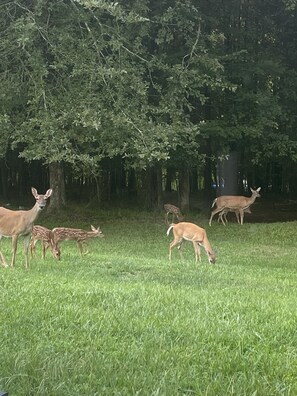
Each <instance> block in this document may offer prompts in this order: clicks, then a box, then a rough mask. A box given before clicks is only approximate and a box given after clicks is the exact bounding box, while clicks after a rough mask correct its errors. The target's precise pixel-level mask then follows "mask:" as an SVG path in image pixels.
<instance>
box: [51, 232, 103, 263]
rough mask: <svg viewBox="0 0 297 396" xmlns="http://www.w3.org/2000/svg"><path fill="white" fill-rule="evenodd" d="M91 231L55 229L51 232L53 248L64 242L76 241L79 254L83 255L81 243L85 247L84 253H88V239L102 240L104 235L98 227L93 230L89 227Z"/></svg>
mask: <svg viewBox="0 0 297 396" xmlns="http://www.w3.org/2000/svg"><path fill="white" fill-rule="evenodd" d="M91 229H92V231H85V230H81V229H80V228H66V227H56V228H54V229H53V230H52V234H53V240H54V244H55V246H57V247H59V243H60V242H62V241H66V240H72V241H76V243H77V245H78V248H79V251H80V254H81V256H82V254H83V243H84V244H85V245H86V246H87V251H86V253H88V252H89V244H88V242H89V239H90V238H95V237H99V238H103V237H104V235H103V233H102V231H101V230H100V227H98V228H95V227H93V226H92V225H91Z"/></svg>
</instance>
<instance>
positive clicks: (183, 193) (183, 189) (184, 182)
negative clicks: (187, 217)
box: [178, 168, 190, 212]
mask: <svg viewBox="0 0 297 396" xmlns="http://www.w3.org/2000/svg"><path fill="white" fill-rule="evenodd" d="M178 184H179V206H180V208H181V211H182V212H188V211H189V208H190V172H189V169H188V168H184V169H182V170H181V171H180V172H179V183H178Z"/></svg>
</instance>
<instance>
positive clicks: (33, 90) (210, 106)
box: [0, 0, 297, 211]
mask: <svg viewBox="0 0 297 396" xmlns="http://www.w3.org/2000/svg"><path fill="white" fill-rule="evenodd" d="M296 16H297V5H296V1H295V0H228V1H226V0H199V1H198V0H175V1H173V0H163V1H159V0H133V1H132V0H119V1H117V2H111V1H104V0H101V1H100V0H64V1H57V0H52V1H51V0H31V1H28V0H26V1H22V0H18V1H12V0H1V3H0V84H1V91H0V128H1V134H0V175H1V189H0V199H1V201H2V202H9V201H11V200H15V201H17V202H24V201H25V197H27V198H28V200H30V202H31V201H32V196H31V193H30V188H31V186H34V187H36V188H37V189H38V191H39V192H41V193H42V192H44V191H45V190H46V189H47V188H49V187H51V188H53V189H54V194H53V196H52V198H51V202H50V208H51V209H55V210H56V209H58V208H62V207H63V206H65V205H66V202H67V200H73V201H76V202H82V201H85V202H87V203H96V204H98V203H99V204H100V205H103V206H104V205H108V204H109V203H112V204H119V205H121V204H127V205H131V204H133V205H134V204H138V205H141V206H142V207H144V208H146V209H152V208H157V207H161V206H162V204H163V203H164V200H166V199H167V197H168V196H170V197H171V198H173V199H175V202H174V203H178V204H179V205H180V206H181V208H182V209H183V210H184V211H186V210H188V209H189V208H191V205H192V201H191V199H192V198H191V197H193V196H195V194H199V195H200V196H205V197H209V198H211V197H213V196H215V195H216V194H218V195H220V194H228V193H247V192H248V191H249V187H250V186H253V187H258V186H261V187H262V191H263V192H264V194H267V195H269V194H270V195H271V196H272V195H281V196H286V197H290V198H294V197H296V195H297V183H296V170H297V166H296V160H297V125H296V124H297V117H296V109H297V103H296V102H297V70H296V65H297V34H296V29H297V21H296ZM172 192H173V193H172ZM170 194H171V195H170ZM247 195H249V194H247Z"/></svg>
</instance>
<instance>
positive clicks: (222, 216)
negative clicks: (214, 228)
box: [218, 208, 252, 225]
mask: <svg viewBox="0 0 297 396" xmlns="http://www.w3.org/2000/svg"><path fill="white" fill-rule="evenodd" d="M229 212H234V213H235V215H236V219H237V223H238V224H240V221H239V210H238V209H229V208H225V209H223V210H222V211H221V212H220V213H219V217H218V222H219V221H221V222H222V223H223V224H224V225H226V223H228V221H227V213H229ZM244 213H252V212H251V209H250V208H246V209H244Z"/></svg>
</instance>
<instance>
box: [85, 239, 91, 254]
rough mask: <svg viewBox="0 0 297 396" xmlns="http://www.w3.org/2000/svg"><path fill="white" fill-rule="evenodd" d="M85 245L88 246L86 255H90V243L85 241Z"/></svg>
mask: <svg viewBox="0 0 297 396" xmlns="http://www.w3.org/2000/svg"><path fill="white" fill-rule="evenodd" d="M85 245H86V249H87V250H86V254H89V253H90V245H89V242H87V241H85Z"/></svg>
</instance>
